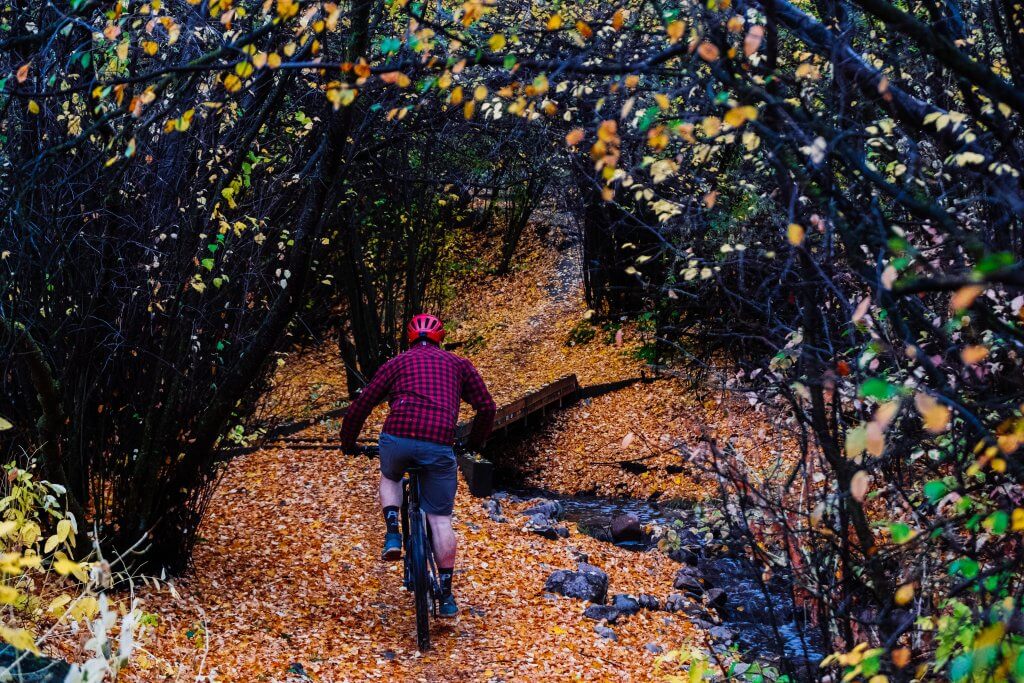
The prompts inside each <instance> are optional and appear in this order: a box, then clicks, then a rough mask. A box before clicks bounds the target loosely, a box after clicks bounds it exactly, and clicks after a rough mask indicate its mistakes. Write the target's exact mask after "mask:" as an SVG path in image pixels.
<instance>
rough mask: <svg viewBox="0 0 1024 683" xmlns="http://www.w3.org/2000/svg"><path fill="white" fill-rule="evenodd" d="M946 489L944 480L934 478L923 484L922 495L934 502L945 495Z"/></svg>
mask: <svg viewBox="0 0 1024 683" xmlns="http://www.w3.org/2000/svg"><path fill="white" fill-rule="evenodd" d="M947 491H948V489H947V488H946V484H945V483H944V482H941V481H938V480H935V481H930V482H928V483H927V484H925V485H924V495H925V498H927V499H928V501H929V502H931V503H934V502H936V501H938V500H939V499H940V498H942V497H943V496H944V495H946V492H947Z"/></svg>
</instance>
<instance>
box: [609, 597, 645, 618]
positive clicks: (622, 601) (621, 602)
mask: <svg viewBox="0 0 1024 683" xmlns="http://www.w3.org/2000/svg"><path fill="white" fill-rule="evenodd" d="M612 607H614V608H615V609H617V610H619V611H620V612H622V613H623V614H636V613H637V612H639V611H640V602H639V601H638V600H637V599H636V598H634V597H633V596H632V595H626V594H625V593H616V594H615V595H613V596H612Z"/></svg>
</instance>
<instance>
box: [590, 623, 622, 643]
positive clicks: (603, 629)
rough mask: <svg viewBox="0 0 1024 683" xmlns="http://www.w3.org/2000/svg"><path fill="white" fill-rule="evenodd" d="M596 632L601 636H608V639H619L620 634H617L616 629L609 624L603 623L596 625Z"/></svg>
mask: <svg viewBox="0 0 1024 683" xmlns="http://www.w3.org/2000/svg"><path fill="white" fill-rule="evenodd" d="M594 633H596V634H597V635H599V636H601V637H602V638H606V639H608V640H618V639H619V638H618V636H616V635H615V631H613V630H611V629H610V628H608V627H607V626H604V625H603V624H598V625H597V626H595V627H594Z"/></svg>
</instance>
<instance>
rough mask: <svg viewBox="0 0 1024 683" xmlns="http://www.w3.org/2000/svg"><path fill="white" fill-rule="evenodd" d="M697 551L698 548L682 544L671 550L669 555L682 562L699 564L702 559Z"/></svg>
mask: <svg viewBox="0 0 1024 683" xmlns="http://www.w3.org/2000/svg"><path fill="white" fill-rule="evenodd" d="M697 553H698V549H696V548H692V547H689V546H682V545H681V546H678V547H676V548H672V549H671V550H669V551H668V556H669V557H670V558H672V559H673V560H675V561H676V562H680V563H682V564H697V562H698V561H699V560H700V556H699V555H698V554H697Z"/></svg>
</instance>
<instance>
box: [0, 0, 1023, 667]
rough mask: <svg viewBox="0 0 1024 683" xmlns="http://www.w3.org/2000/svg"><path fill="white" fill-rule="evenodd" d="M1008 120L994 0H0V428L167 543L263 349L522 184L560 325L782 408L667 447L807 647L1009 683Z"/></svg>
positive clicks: (421, 295) (280, 347) (276, 353)
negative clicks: (717, 485)
mask: <svg viewBox="0 0 1024 683" xmlns="http://www.w3.org/2000/svg"><path fill="white" fill-rule="evenodd" d="M1022 117H1024V8H1022V6H1021V5H1020V4H1019V3H1016V2H1014V1H1013V0H995V1H993V2H980V1H979V0H921V1H920V2H918V1H914V2H890V1H889V0H814V1H810V0H807V1H803V0H801V1H799V2H790V1H788V0H711V1H709V2H707V3H699V2H694V3H689V2H641V1H632V0H630V1H624V2H579V3H568V2H566V3H562V2H540V1H537V2H516V1H514V0H513V1H509V2H505V1H501V2H481V1H476V0H471V1H469V2H464V3H463V2H447V1H446V0H437V2H406V1H402V0H393V1H385V2H380V1H375V0H352V2H339V3H333V2H315V1H310V2H305V1H304V2H297V1H296V0H266V1H265V2H262V3H259V2H249V1H247V0H197V1H195V2H193V1H191V0H149V1H148V2H142V1H140V0H117V1H115V2H99V1H97V0H71V1H70V2H64V1H58V2H52V3H38V2H31V1H28V0H25V1H22V2H18V1H14V2H12V1H11V0H5V2H3V3H2V4H0V205H2V209H0V211H2V217H0V221H2V222H0V359H2V365H0V370H2V373H3V374H2V381H3V385H4V391H3V395H2V397H0V415H2V416H3V417H4V420H5V421H9V423H10V424H11V425H12V426H13V429H10V430H8V431H6V432H4V438H3V441H2V442H0V443H2V447H3V449H4V451H5V454H6V455H8V456H11V457H15V456H18V457H22V458H31V459H33V460H34V461H35V462H36V463H37V464H38V467H39V469H40V471H41V472H42V473H43V475H44V476H45V478H46V479H48V480H49V481H51V482H53V483H55V484H59V485H60V486H62V487H64V488H66V490H67V492H68V501H69V502H68V506H69V510H70V512H71V513H72V514H73V515H74V516H75V517H76V518H77V519H78V520H80V524H79V529H81V530H82V533H83V534H84V533H85V530H87V529H93V528H95V529H96V531H97V532H98V539H97V540H98V541H99V542H101V543H102V544H105V545H107V544H109V547H113V548H128V547H134V546H135V545H136V544H137V543H138V542H139V540H140V538H144V539H146V549H147V551H146V552H147V554H146V556H145V559H146V561H147V562H149V563H150V564H151V566H154V567H169V568H171V569H175V570H180V569H181V568H183V567H184V566H185V565H186V564H187V562H188V556H189V553H190V551H191V549H192V547H193V544H194V542H195V534H196V529H197V527H198V524H199V522H200V520H201V519H202V515H203V512H204V510H205V507H206V504H207V502H208V500H209V495H210V493H211V491H212V489H213V486H214V485H215V483H216V480H217V477H218V472H219V464H220V463H222V462H223V461H224V460H225V459H226V458H229V457H230V455H231V454H232V453H233V452H235V451H237V450H238V449H240V448H244V447H248V446H251V445H253V444H254V443H259V442H260V439H261V438H262V437H263V436H264V435H265V433H266V431H267V430H268V429H270V428H271V427H272V426H273V421H272V419H271V418H269V417H268V416H266V415H264V414H262V413H261V412H260V411H259V410H258V404H259V396H260V393H261V391H262V389H263V388H264V387H265V386H266V383H267V381H268V379H269V377H270V376H271V374H272V373H273V371H274V370H275V368H276V367H277V365H278V364H279V362H283V360H282V359H281V353H282V352H283V351H285V350H287V349H288V348H291V347H292V346H294V345H296V344H301V343H304V342H305V341H308V340H310V339H314V338H320V337H321V336H322V335H324V334H331V335H334V336H335V337H336V340H337V345H338V353H339V354H341V356H342V358H343V359H344V361H345V366H346V371H347V373H348V382H349V388H350V390H352V391H354V390H356V389H358V387H360V386H361V385H362V384H363V383H364V382H365V381H366V379H367V378H368V377H369V376H371V375H372V373H373V372H374V371H375V370H376V368H377V367H379V365H380V364H381V363H382V362H383V361H384V360H386V359H387V358H388V357H390V356H391V355H392V354H393V353H394V352H395V351H397V350H398V349H399V348H400V334H399V333H400V330H401V328H402V325H403V324H404V320H405V319H406V318H407V317H408V315H410V314H411V313H414V312H418V311H420V310H423V309H424V308H429V307H441V306H443V305H444V304H445V302H446V297H450V296H451V283H452V282H453V281H457V280H458V279H459V278H461V277H464V276H465V275H466V274H467V270H466V267H465V265H464V264H463V263H462V261H461V260H460V258H459V256H460V252H459V249H460V246H459V245H460V244H463V240H464V239H465V238H464V235H465V234H466V233H467V232H468V233H469V234H472V233H473V231H477V232H479V231H481V230H489V229H491V228H492V226H497V227H498V229H500V230H501V231H502V239H503V240H504V245H505V246H504V248H503V249H502V258H501V259H499V262H498V263H494V264H488V265H487V266H486V267H487V268H491V269H493V271H495V272H507V271H508V269H509V268H510V267H511V263H512V259H513V255H514V253H515V247H516V244H517V243H518V241H519V240H520V237H521V236H522V234H523V231H524V229H525V228H526V226H527V224H528V222H529V219H530V216H531V214H532V212H533V211H534V209H535V208H538V207H542V206H544V205H545V203H551V202H556V201H559V202H561V203H563V204H564V206H565V207H566V208H568V209H570V210H571V211H572V212H573V215H574V217H575V219H576V221H577V222H578V224H579V226H580V231H581V234H582V249H583V258H584V263H585V266H586V267H585V270H584V279H585V282H584V284H585V291H586V295H587V300H588V303H589V305H590V306H591V308H592V310H593V312H594V318H593V320H594V321H595V322H596V321H597V320H601V319H609V318H611V317H614V316H623V315H625V316H630V317H633V318H635V319H637V320H642V321H643V322H644V324H646V325H648V326H649V327H650V329H651V330H653V333H652V334H653V338H654V339H655V342H654V343H653V344H652V347H651V349H650V350H649V358H648V360H649V361H650V362H651V363H652V364H656V365H659V366H666V365H672V366H676V367H678V366H685V367H688V368H689V369H690V372H692V373H693V374H694V375H695V376H701V377H704V378H705V379H706V381H715V380H717V381H720V382H721V383H723V384H724V385H725V386H727V387H728V388H729V389H730V390H734V391H737V392H741V393H742V394H744V395H746V396H748V397H749V400H750V401H751V402H752V403H754V404H757V405H759V406H761V408H762V409H764V410H768V411H779V412H780V413H782V414H785V415H786V416H787V417H788V419H789V420H790V423H791V424H792V425H793V426H794V428H795V429H796V430H797V432H798V433H799V434H800V435H801V439H800V448H801V456H800V458H799V463H798V465H797V466H796V468H795V469H793V471H791V472H786V473H784V475H783V476H781V477H779V478H777V479H769V478H760V477H756V476H753V475H752V473H751V472H749V471H748V470H747V469H745V468H744V466H743V464H742V462H741V461H740V460H739V459H737V458H736V457H733V456H732V455H731V454H730V452H729V448H728V444H721V443H719V444H713V447H712V448H711V450H710V453H711V454H710V455H709V456H708V457H707V459H706V460H705V461H704V462H703V463H702V466H705V467H707V468H709V469H710V470H711V471H713V472H715V473H716V474H717V475H718V477H719V481H720V482H721V492H720V493H721V495H722V496H723V499H724V500H725V501H726V502H727V503H728V505H727V506H726V509H727V510H728V514H729V517H730V520H731V522H730V523H731V524H733V526H734V528H735V531H736V534H737V538H742V539H744V540H743V542H744V543H746V544H747V546H746V547H748V548H749V552H750V553H751V556H752V557H754V558H755V561H756V562H758V563H759V566H762V567H763V568H764V570H765V572H766V573H770V572H772V571H780V572H781V571H785V572H790V573H792V574H793V575H795V576H796V577H798V579H799V580H798V581H797V582H796V583H797V585H799V586H800V587H801V590H803V591H804V592H805V595H803V596H802V598H801V599H805V600H807V601H809V602H810V603H812V604H814V605H815V609H816V628H818V629H819V630H820V631H821V633H822V635H823V637H824V639H825V641H826V642H829V643H831V644H833V645H834V646H835V647H834V649H836V650H837V651H838V652H840V653H849V652H855V648H857V647H858V645H859V644H863V643H867V644H868V646H869V648H870V649H868V650H864V648H861V650H860V651H859V653H860V654H843V656H842V657H837V658H835V659H833V660H831V661H830V662H829V665H831V666H835V667H839V669H841V670H844V671H845V672H847V673H848V672H850V671H853V670H854V669H856V668H857V667H860V669H859V671H858V673H856V674H854V676H856V675H861V674H863V675H864V677H865V679H866V678H869V677H870V676H869V674H870V673H871V672H872V671H875V672H877V671H885V672H887V673H888V675H890V676H892V677H894V678H895V679H898V680H909V679H910V678H912V677H914V676H915V675H916V677H918V678H920V677H921V676H922V675H923V674H920V673H916V674H915V671H917V669H916V667H917V666H929V667H931V669H929V671H932V672H938V671H942V672H945V673H944V674H943V675H949V676H950V677H952V678H954V679H957V680H965V678H964V677H965V676H967V675H973V674H971V673H970V672H974V673H975V674H977V675H978V676H979V678H978V680H982V678H983V677H984V676H985V675H994V674H993V672H998V674H999V676H1003V677H1010V676H1015V677H1017V679H1021V678H1024V645H1022V642H1024V641H1022V638H1024V634H1022V632H1021V631H1022V624H1024V622H1022V620H1021V613H1020V610H1021V607H1022V591H1024V584H1022V582H1021V573H1020V567H1021V566H1022V561H1024V546H1022V543H1021V538H1020V535H1019V534H1020V532H1021V531H1024V507H1022V505H1024V489H1022V488H1021V483H1022V477H1024V462H1022V460H1021V451H1020V450H1019V446H1020V445H1021V442H1022V440H1024V418H1022V409H1024V374H1022V367H1021V363H1022V353H1024V346H1022V342H1024V333H1022V327H1021V326H1022V315H1024V313H1022V309H1024V292H1022V289H1024V270H1022V266H1021V257H1022V253H1024V244H1022V237H1024V236H1022V227H1024V225H1022V216H1024V180H1022V178H1021V172H1022V170H1024V163H1022V158H1021V156H1022V154H1024V134H1022V133H1024V131H1022ZM556 198H560V199H556ZM800 481H808V482H812V485H810V486H804V487H801V486H796V485H795V483H794V482H800ZM88 545H89V544H88V543H84V544H81V546H82V547H88ZM894 596H895V597H894ZM865 652H866V653H867V654H865ZM911 652H913V653H914V655H913V660H911V654H910V653H911ZM844 657H845V659H844ZM911 661H913V666H911ZM869 662H871V663H870V664H869Z"/></svg>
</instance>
